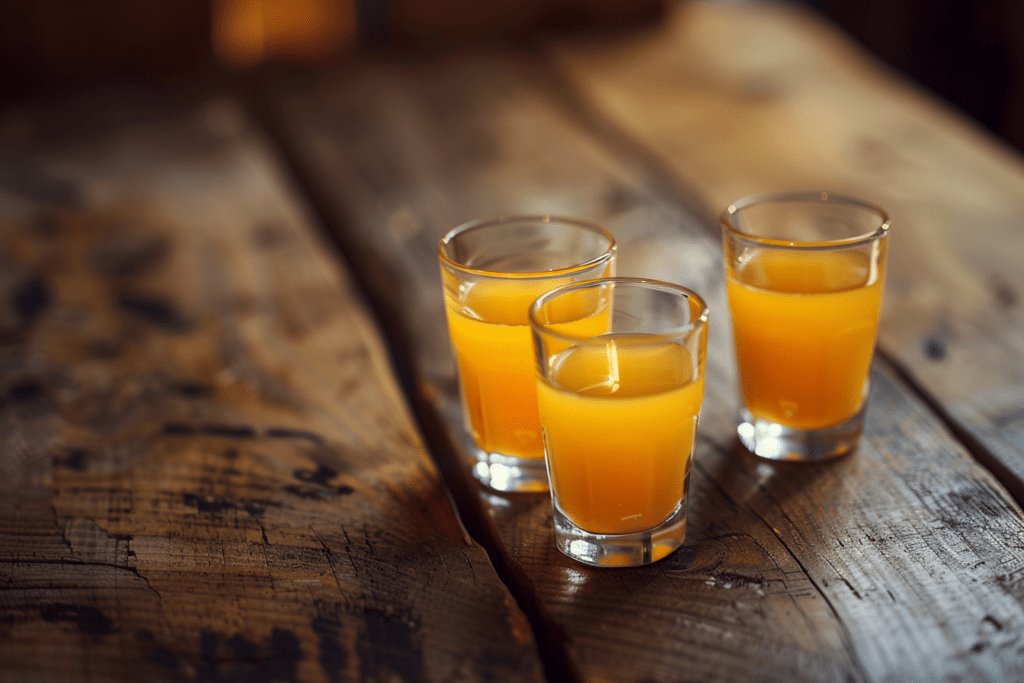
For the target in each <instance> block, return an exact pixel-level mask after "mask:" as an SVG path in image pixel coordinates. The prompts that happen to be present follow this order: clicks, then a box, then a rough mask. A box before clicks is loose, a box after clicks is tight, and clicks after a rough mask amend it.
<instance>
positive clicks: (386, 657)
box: [0, 1, 1024, 683]
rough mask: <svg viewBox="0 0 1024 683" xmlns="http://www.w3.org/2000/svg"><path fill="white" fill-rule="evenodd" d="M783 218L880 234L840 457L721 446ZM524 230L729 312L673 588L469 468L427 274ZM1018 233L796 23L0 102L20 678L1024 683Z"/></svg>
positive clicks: (840, 58) (993, 166)
mask: <svg viewBox="0 0 1024 683" xmlns="http://www.w3.org/2000/svg"><path fill="white" fill-rule="evenodd" d="M186 90H187V91H186ZM794 188H813V189H823V190H829V191H835V192H843V193H847V194H852V195H856V196H861V197H864V198H867V199H870V200H873V201H875V202H878V203H880V204H882V205H883V206H886V207H887V208H888V209H889V210H890V212H891V214H892V216H893V219H894V224H895V227H894V228H893V234H892V245H891V261H890V264H889V280H888V283H887V289H886V301H885V312H884V318H883V322H882V327H881V333H880V339H879V346H878V354H877V358H876V361H875V364H874V368H873V371H872V395H871V409H870V412H869V418H868V426H867V432H866V434H865V437H864V439H863V444H862V446H861V448H860V449H859V451H858V452H857V453H856V454H854V455H853V456H850V457H846V458H843V459H840V460H838V461H834V462H830V463H825V464H814V465H794V464H785V463H781V464H780V463H773V462H768V461H760V460H757V459H755V458H753V457H751V456H749V455H747V454H745V453H744V452H743V451H742V450H741V449H740V448H739V447H738V446H737V445H736V442H735V438H734V436H733V422H732V420H733V411H734V408H735V394H734V391H733V387H734V383H735V377H734V373H735V369H734V364H733V360H732V355H731V354H732V349H731V342H730V340H729V327H728V317H727V308H726V306H725V302H724V288H723V273H722V268H721V263H720V259H721V251H720V249H721V247H720V241H719V238H718V228H717V223H716V216H717V214H718V212H719V211H721V209H722V208H723V207H724V206H725V205H727V204H728V203H729V202H730V201H731V200H733V199H736V198H739V197H741V196H744V195H747V194H752V193H754V192H761V191H767V190H772V189H794ZM527 212H528V213H536V212H542V213H552V214H567V215H574V216H580V217H585V218H589V219H592V220H595V221H599V222H601V223H603V224H605V225H606V226H608V227H609V228H610V229H611V230H612V232H614V233H615V235H616V236H617V238H618V240H619V244H620V257H621V258H620V262H619V274H621V275H643V276H652V277H659V278H663V279H667V280H672V281H675V282H679V283H681V284H684V285H687V286H690V287H693V288H695V289H697V290H698V291H700V292H702V293H703V294H705V295H706V297H707V299H708V300H709V303H710V305H711V308H712V328H711V339H710V350H709V360H708V385H707V390H706V394H705V403H704V410H703V414H702V418H701V428H700V443H699V447H698V452H697V459H696V466H695V470H694V477H693V480H692V482H691V496H692V499H691V503H690V526H689V534H688V539H687V542H686V544H685V546H684V547H683V548H682V549H680V550H679V551H678V552H677V553H675V554H674V555H672V556H670V557H669V558H667V559H666V560H664V561H662V562H659V563H657V564H655V565H653V566H650V567H646V568H635V569H625V570H596V569H592V568H589V567H586V566H583V565H579V564H576V563H573V562H572V561H570V560H568V559H567V558H565V557H563V556H561V555H560V554H559V553H558V552H557V551H556V550H555V548H554V545H553V534H552V530H551V509H550V502H549V500H548V499H547V497H546V496H543V495H499V494H495V493H493V492H488V491H486V490H483V489H482V488H480V487H479V486H478V485H477V484H476V483H475V481H474V480H472V478H471V477H470V476H469V475H468V472H467V470H466V467H465V458H466V454H465V452H464V448H463V445H462V444H463V441H462V435H461V432H460V430H459V427H458V407H457V402H456V398H455V396H456V389H455V386H456V385H455V378H454V369H453V366H452V360H451V356H450V353H449V349H448V339H447V333H446V329H445V324H444V316H443V310H442V300H441V296H440V278H439V274H438V272H437V265H436V261H435V251H434V245H435V243H436V241H437V239H438V238H439V237H440V236H441V235H442V234H443V233H444V232H446V231H447V230H448V229H450V228H451V227H452V226H454V225H456V224H459V223H461V222H463V221H465V220H469V219H472V218H477V217H484V216H491V215H496V214H508V213H527ZM1022 224H1024V165H1022V163H1021V158H1020V156H1019V155H1017V154H1016V153H1013V152H1011V151H1009V150H1008V149H1007V148H1006V147H1005V146H1004V145H1002V144H1000V143H999V142H997V141H996V140H994V139H992V138H991V137H990V136H988V135H986V134H984V133H982V132H980V131H979V130H978V129H977V128H976V127H975V126H974V125H972V124H971V123H969V122H967V121H965V120H964V119H963V118H961V117H959V116H958V115H957V114H955V113H954V112H951V111H949V110H948V109H947V108H945V107H944V106H942V105H940V104H938V103H937V102H936V101H935V100H934V99H932V98H930V97H929V96H928V95H927V94H925V93H922V92H920V91H919V90H917V89H915V87H914V86H913V85H912V84H910V83H908V82H906V81H905V80H902V79H901V78H900V77H899V76H898V75H896V74H893V73H890V72H888V71H886V69H885V68H884V67H882V66H881V65H880V64H878V63H877V62H873V61H871V60H870V59H869V58H868V57H867V56H865V54H864V53H863V52H862V51H860V50H859V49H858V48H857V47H855V46H854V45H852V44H851V43H850V42H849V41H848V40H847V39H846V38H845V37H844V36H842V35H841V34H839V33H837V31H836V30H835V29H834V28H832V27H831V26H829V25H826V24H824V23H822V22H821V21H820V20H819V19H817V18H815V17H813V16H810V15H808V14H807V13H806V11H803V10H797V9H795V8H791V7H788V6H785V5H782V6H779V5H768V6H762V5H756V4H755V5H747V4H739V3H714V2H706V1H697V2H685V3H682V4H679V5H674V6H673V7H672V9H671V11H670V13H669V15H668V16H667V17H666V19H665V21H664V22H662V23H660V24H659V25H657V26H654V27H647V28H644V29H631V30H629V31H619V32H613V33H608V34H602V35H590V36H587V37H579V38H573V39H564V38H563V39H560V40H557V41H552V42H548V43H544V44H543V45H541V46H539V47H537V48H535V49H534V48H530V49H526V48H509V47H505V48H499V47H490V48H478V49H473V50H468V49H467V50H461V51H458V52H455V53H438V54H432V55H430V56H424V55H422V54H420V55H416V56H407V57H395V56H390V57H383V56H377V57H373V56H368V57H363V58H359V59H357V60H353V61H351V62H349V63H347V64H345V65H343V66H338V67H334V68H331V69H326V70H319V71H315V72H308V71H307V72H302V73H295V72H281V71H273V70H270V71H267V72H265V73H262V74H260V76H259V78H258V79H257V82H256V83H255V84H253V85H252V87H251V88H239V87H236V86H231V87H208V86H202V87H200V86H198V85H197V86H195V87H194V88H192V89H185V90H183V89H182V88H155V87H142V86H133V87H126V86H99V85H98V86H96V87H95V88H89V89H85V90H84V91H83V92H79V93H77V94H76V95H74V96H68V97H64V98H61V99H59V100H53V101H46V102H39V103H33V104H26V105H23V106H19V107H14V108H9V109H7V110H5V111H3V112H0V487H2V489H3V496H2V497H0V520H2V521H0V681H201V682H217V683H220V682H227V681H260V682H266V683H270V682H272V681H328V682H332V683H333V682H338V681H374V682H378V683H384V682H385V681H387V682H391V681H404V682H406V683H413V682H420V681H424V682H425V681H430V682H435V681H436V682H438V683H440V682H442V681H444V682H447V681H474V682H476V681H481V682H482V681H502V682H504V681H550V682H552V683H555V682H561V681H568V682H570V683H575V682H579V683H605V682H612V681H627V682H630V683H632V682H635V683H653V682H659V683H661V682H664V683H678V682H684V681H685V682H690V681H782V680H785V681H844V682H845V681H900V682H901V683H903V682H906V681H1012V680H1021V677H1022V676H1024V513H1022V511H1021V507H1020V505H1021V503H1022V502H1024V313H1022V311H1024V307H1022V305H1021V297H1022V295H1024V294H1022V293H1024V265H1022V259H1021V256H1022V255H1024V228H1022V227H1021V226H1022Z"/></svg>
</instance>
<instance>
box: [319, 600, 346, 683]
mask: <svg viewBox="0 0 1024 683" xmlns="http://www.w3.org/2000/svg"><path fill="white" fill-rule="evenodd" d="M338 608H339V605H338V604H337V603H325V602H323V601H317V603H316V611H317V616H316V617H315V618H314V619H313V622H312V624H311V627H312V630H313V633H315V634H316V637H317V639H318V640H319V641H320V642H319V650H320V657H319V662H320V668H321V669H322V670H323V672H324V675H325V676H327V680H328V681H330V683H338V681H340V680H341V674H342V672H343V671H345V669H346V668H347V667H348V651H347V650H345V648H344V647H342V645H341V644H340V643H339V642H338V637H339V636H340V634H341V623H340V622H339V620H338Z"/></svg>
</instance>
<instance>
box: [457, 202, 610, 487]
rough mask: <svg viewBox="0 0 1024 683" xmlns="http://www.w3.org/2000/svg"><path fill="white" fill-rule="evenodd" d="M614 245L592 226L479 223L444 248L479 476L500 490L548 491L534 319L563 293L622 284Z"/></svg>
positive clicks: (528, 220) (553, 220)
mask: <svg viewBox="0 0 1024 683" xmlns="http://www.w3.org/2000/svg"><path fill="white" fill-rule="evenodd" d="M615 250H616V246H615V239H614V238H613V237H612V235H611V233H609V232H608V231H607V230H605V229H604V228H603V227H601V226H599V225H597V224H594V223H590V222H587V221H582V220H576V219H571V218H557V217H552V216H513V217H508V218H497V219H493V220H482V221H474V222H471V223H467V224H465V225H461V226H459V227H457V228H455V229H454V230H452V231H451V232H449V233H448V234H447V235H445V237H444V238H443V239H441V241H440V243H439V244H438V247H437V251H438V257H439V260H440V262H441V279H442V281H443V284H444V300H445V311H446V313H447V316H448V332H449V335H450V337H451V342H452V349H453V351H454V355H455V361H456V365H457V367H458V373H459V384H460V389H461V395H462V408H463V423H464V424H465V428H466V433H467V435H468V436H469V437H471V441H472V443H471V444H469V449H470V450H471V451H472V452H473V455H474V457H475V460H474V462H473V463H472V470H473V475H474V476H475V477H476V478H477V479H479V480H480V481H481V482H483V483H484V484H486V485H488V486H490V487H491V488H493V489H496V490H499V491H546V490H547V488H548V478H547V472H546V471H545V467H544V445H543V442H542V441H541V434H540V421H539V419H538V417H537V387H536V382H535V380H534V369H533V340H532V339H531V337H530V326H529V320H528V317H527V315H528V312H529V308H530V305H531V304H532V303H533V302H534V300H535V299H536V298H537V297H538V296H540V295H541V294H543V293H545V292H547V291H549V290H551V289H553V288H555V287H558V286H560V285H566V284H571V283H573V282H579V281H581V280H588V279H591V278H598V277H607V276H611V275H614V268H615Z"/></svg>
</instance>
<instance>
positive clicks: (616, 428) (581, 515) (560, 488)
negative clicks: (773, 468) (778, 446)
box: [537, 334, 704, 534]
mask: <svg viewBox="0 0 1024 683" xmlns="http://www.w3.org/2000/svg"><path fill="white" fill-rule="evenodd" d="M550 365H551V370H550V373H549V379H548V380H545V379H544V378H542V377H538V380H537V396H538V402H539V405H540V412H541V423H542V425H543V428H544V441H545V446H546V448H547V451H548V473H549V475H550V477H551V489H552V493H553V495H554V499H555V501H556V503H557V505H558V507H559V509H560V510H561V511H562V513H563V514H564V515H565V516H566V517H568V518H569V520H570V521H572V522H573V524H575V525H576V526H578V527H580V528H582V529H584V530H586V531H589V532H592V533H599V534H624V533H632V532H635V531H643V530H645V529H651V528H653V527H656V526H657V525H658V524H660V523H661V522H663V521H664V520H665V519H667V518H668V517H669V516H670V515H671V514H672V513H673V512H674V511H675V509H676V508H677V507H678V506H679V504H680V501H681V500H682V499H683V495H684V493H685V484H686V478H687V476H688V474H689V471H690V458H691V455H692V453H693V444H694V439H695V437H696V432H697V417H698V414H699V413H700V406H701V400H702V398H703V394H704V379H703V373H702V372H698V371H697V370H696V369H695V368H694V364H693V360H692V359H691V357H690V354H689V352H688V351H687V350H686V349H684V348H683V347H682V346H680V345H678V344H675V343H671V342H664V341H662V340H660V339H655V338H653V337H650V336H647V335H630V334H621V335H620V334H609V335H604V336H602V337H598V338H596V339H593V340H590V341H589V342H588V343H587V344H586V345H582V346H574V347H572V348H569V349H567V350H565V351H563V352H561V353H559V354H558V355H556V356H553V357H552V359H551V361H550Z"/></svg>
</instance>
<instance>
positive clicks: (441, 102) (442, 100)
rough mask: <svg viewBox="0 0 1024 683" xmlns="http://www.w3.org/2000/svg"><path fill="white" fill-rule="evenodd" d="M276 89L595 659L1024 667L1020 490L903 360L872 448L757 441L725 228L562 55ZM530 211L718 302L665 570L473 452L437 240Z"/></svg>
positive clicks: (423, 395)
mask: <svg viewBox="0 0 1024 683" xmlns="http://www.w3.org/2000/svg"><path fill="white" fill-rule="evenodd" d="M655 77H656V75H655ZM266 104H267V107H268V110H269V113H270V116H271V119H272V121H273V123H274V126H275V127H276V128H277V130H278V135H279V137H280V139H281V140H282V141H283V142H284V145H285V147H286V148H288V149H289V150H290V153H291V156H292V159H293V162H294V164H295V165H296V168H297V169H298V172H299V173H300V175H301V176H302V177H303V178H304V179H305V181H306V182H307V183H308V184H309V186H310V187H311V188H312V189H313V192H314V195H315V197H316V201H317V203H318V205H319V207H320V209H321V211H322V212H323V213H324V214H325V215H326V216H328V218H329V220H330V223H331V226H332V227H333V229H334V230H335V231H336V233H337V234H338V236H339V239H340V240H341V241H342V242H343V243H344V245H345V248H346V252H347V253H348V255H349V258H350V260H351V261H352V262H353V263H354V264H356V265H355V267H356V269H357V271H358V272H359V274H360V279H361V280H362V281H363V282H364V283H366V284H367V286H368V288H369V290H370V292H371V293H372V295H373V296H374V298H375V300H376V302H377V305H378V308H379V310H381V311H382V312H383V314H384V317H385V321H386V324H388V325H389V326H390V329H391V330H392V332H393V333H394V334H396V335H399V337H400V338H399V339H398V346H399V348H401V349H404V353H405V354H406V355H407V358H406V362H407V363H408V366H409V368H410V373H411V376H412V378H413V381H414V383H415V387H416V390H417V392H418V397H419V402H418V407H419V411H420V415H421V418H422V419H423V420H424V424H425V428H426V429H427V430H428V433H429V434H430V435H431V437H432V444H433V445H434V447H435V450H436V454H437V455H438V457H440V458H442V459H443V460H444V461H445V462H446V463H447V465H446V468H445V469H446V471H448V472H449V475H450V476H449V481H450V483H451V484H452V488H453V490H455V491H456V492H460V493H462V494H465V497H464V498H463V499H462V500H461V501H460V504H461V505H463V506H465V510H467V511H473V510H475V511H478V514H479V515H480V516H481V519H480V524H479V526H478V528H477V530H478V531H479V532H480V533H482V534H485V535H487V534H489V535H490V538H489V540H488V541H487V542H488V543H493V544H494V545H495V548H496V550H495V552H496V553H497V554H498V555H499V556H500V557H501V558H502V559H503V561H504V563H506V571H507V572H508V575H509V577H510V580H511V581H512V582H513V585H514V586H515V588H516V590H517V591H518V597H519V598H520V601H521V603H522V604H524V605H526V606H527V607H528V608H529V610H530V612H531V614H532V615H533V617H534V619H535V621H536V623H537V628H538V630H540V631H543V632H544V633H546V634H548V637H549V638H550V640H551V641H552V642H553V643H560V644H561V646H562V647H563V648H564V652H565V656H566V658H567V660H568V661H569V662H570V663H571V666H572V668H573V670H574V671H575V672H576V674H577V676H578V677H579V679H580V680H584V681H610V680H623V681H665V682H668V681H681V680H685V681H689V680H721V681H737V680H794V681H800V680H805V681H824V680H833V681H848V680H855V681H882V680H908V681H933V680H966V679H971V680H993V681H996V680H1005V679H1007V678H1012V676H1014V675H1020V673H1021V672H1022V668H1024V664H1022V659H1021V653H1022V649H1021V648H1022V646H1024V640H1022V635H1024V634H1022V628H1024V600H1022V598H1024V594H1022V588H1024V583H1022V581H1024V576H1022V574H1021V570H1022V568H1024V548H1022V547H1021V545H1020V543H1019V538H1020V537H1021V533H1022V532H1024V515H1022V513H1021V510H1020V508H1019V507H1017V505H1016V504H1015V503H1014V502H1013V500H1012V499H1011V498H1010V497H1009V496H1008V495H1007V493H1006V491H1005V490H1003V489H1002V488H1001V487H1000V486H999V484H998V483H997V482H996V481H995V480H993V478H992V477H991V476H990V475H989V474H988V473H987V472H986V471H985V470H984V469H982V468H980V467H979V466H978V465H977V463H976V462H975V461H973V460H972V458H971V457H970V455H969V454H968V453H967V452H966V451H965V450H964V449H963V448H962V447H961V446H959V445H958V443H957V441H956V440H955V439H953V438H952V437H951V435H950V434H949V433H947V431H946V430H945V429H944V427H943V426H942V424H941V423H940V422H939V421H938V420H937V419H936V417H935V415H934V414H932V413H931V412H930V411H929V410H928V408H927V407H926V406H924V405H922V403H921V402H920V401H918V400H917V399H916V398H915V397H914V394H913V392H911V391H910V390H909V389H908V388H907V386H906V385H904V384H903V383H902V381H901V379H900V378H899V376H898V374H897V373H894V372H893V370H892V369H891V368H890V367H889V366H888V365H887V364H885V363H884V362H883V363H880V364H878V365H877V367H876V368H875V370H874V375H873V376H874V390H873V399H872V400H873V401H874V402H875V408H874V409H873V410H872V411H870V418H869V424H868V433H867V436H866V438H865V441H864V444H863V446H862V448H861V449H860V451H859V452H858V453H857V454H856V455H855V456H853V457H850V458H846V459H842V460H839V461H837V462H833V463H827V464H818V465H811V466H809V467H799V466H793V465H791V464H786V463H770V462H761V461H756V460H755V459H753V458H751V457H749V456H746V455H744V453H743V452H742V451H741V450H740V449H738V448H737V446H736V444H735V439H734V438H733V436H732V434H733V426H732V425H733V422H732V419H733V418H732V413H733V409H734V405H735V397H734V396H733V391H732V387H733V386H734V368H733V366H732V358H731V350H730V342H729V338H728V328H727V326H726V325H725V324H724V321H723V313H722V312H723V311H724V310H725V303H724V285H723V275H722V267H721V263H720V258H721V252H720V245H719V242H718V239H717V235H716V228H715V226H714V225H713V223H712V224H708V221H706V220H702V219H701V218H699V214H698V216H695V215H694V214H693V213H690V212H689V211H688V210H687V208H686V199H687V190H686V187H685V186H683V185H682V184H681V182H680V181H678V180H677V179H674V178H671V177H669V178H667V179H666V178H665V177H664V176H663V175H662V174H661V171H662V170H661V169H660V168H659V167H658V166H657V165H656V164H651V163H649V161H650V158H649V155H647V154H645V153H634V150H632V149H631V148H625V149H624V148H623V147H621V145H620V143H621V142H622V139H623V136H622V135H621V134H617V133H616V132H615V131H614V130H609V129H608V128H607V127H606V126H604V125H601V123H600V122H599V121H596V120H595V119H594V118H591V117H590V116H588V114H587V112H586V110H585V109H582V108H580V107H578V106H576V105H574V104H573V98H572V96H571V93H567V92H566V91H565V90H563V89H561V88H560V82H559V79H558V78H557V77H555V76H554V75H553V74H552V72H550V71H549V70H548V69H547V68H546V67H545V65H544V63H543V62H540V61H538V60H535V59H533V58H531V57H530V56H528V55H524V54H518V53H510V52H499V53H484V54H480V53H472V54H465V55H455V56H444V57H435V58H434V59H423V58H419V59H410V60H409V61H408V62H406V63H402V62H376V63H362V64H354V65H351V66H349V67H346V68H343V69H340V70H338V71H336V72H333V73H329V74H321V75H319V76H317V77H314V78H310V79H308V80H305V81H303V80H302V79H300V78H296V77H295V76H293V75H292V76H288V77H287V78H280V79H277V80H275V81H273V82H272V83H271V85H270V86H269V87H268V89H267V94H266ZM691 115H692V116H694V117H695V118H700V117H699V116H698V112H694V113H692V114H691ZM514 212H531V213H536V212H550V213H556V214H557V213H562V214H570V215H577V216H581V217H585V218H589V219H592V220H596V221H598V222H601V223H603V224H605V225H607V226H608V227H609V228H610V229H611V230H612V231H613V232H614V233H615V234H616V236H617V238H618V239H619V242H620V256H621V261H620V268H619V272H620V274H625V275H650V276H655V277H662V278H665V279H670V280H674V281H677V282H680V283H682V284H685V285H688V286H692V287H695V288H696V289H697V290H698V291H700V292H702V293H703V294H705V295H706V296H707V298H708V300H709V304H710V306H711V309H712V326H711V339H710V342H709V348H710V353H709V362H708V384H707V387H708V388H707V391H706V397H705V407H704V412H703V417H702V426H701V437H702V440H701V445H700V447H699V449H698V455H697V465H696V471H695V475H694V480H693V482H692V484H691V487H692V489H693V501H692V505H691V523H690V535H689V539H688V541H687V544H686V545H685V546H684V547H683V549H681V550H680V551H679V552H678V553H676V554H675V555H673V556H672V557H671V558H669V559H666V560H665V561H663V562H660V563H658V564H655V565H653V566H652V567H648V568H638V569H629V570H615V571H609V570H596V569H593V568H589V567H585V566H583V565H579V564H575V563H572V562H571V561H569V560H567V559H566V558H564V557H562V556H561V555H560V554H559V553H558V552H557V551H556V550H555V548H554V544H553V533H552V531H551V513H550V503H549V501H548V500H547V499H546V498H545V497H543V496H525V495H519V496H515V495H513V496H505V495H496V494H492V493H488V492H486V491H484V490H482V489H481V488H479V487H477V486H475V485H474V484H473V482H472V481H471V480H469V481H467V479H468V475H467V474H466V471H465V468H464V466H463V465H461V464H459V463H458V460H459V457H460V456H461V457H465V455H464V453H462V452H461V450H460V439H461V436H460V428H459V420H458V415H457V402H456V391H455V381H454V374H453V367H452V362H451V359H450V354H449V352H448V348H447V339H446V336H447V335H446V330H445V325H444V316H443V310H442V301H441V296H440V278H439V277H438V273H437V265H436V263H435V250H434V244H435V242H436V240H437V239H438V238H439V237H440V236H441V235H442V234H443V233H444V232H445V231H446V230H447V229H449V228H450V227H451V226H453V225H455V224H457V223H459V222H461V221H463V220H467V219H470V218H473V217H479V216H487V215H493V214H499V213H514ZM466 514H470V513H466Z"/></svg>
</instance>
